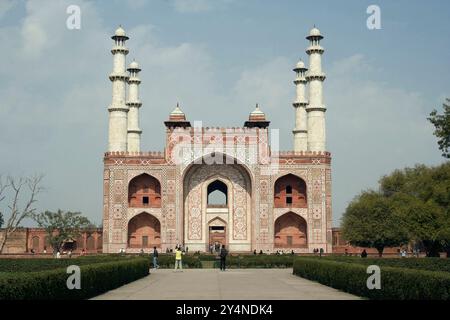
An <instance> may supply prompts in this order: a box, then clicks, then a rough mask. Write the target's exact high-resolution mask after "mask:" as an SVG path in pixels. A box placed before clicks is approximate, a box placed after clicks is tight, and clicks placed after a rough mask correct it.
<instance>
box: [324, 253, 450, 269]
mask: <svg viewBox="0 0 450 320" xmlns="http://www.w3.org/2000/svg"><path fill="white" fill-rule="evenodd" d="M324 258H325V259H331V260H334V261H341V262H349V263H358V264H363V265H372V264H376V265H378V266H387V267H400V268H408V269H420V270H428V271H444V272H450V259H441V258H365V259H361V258H360V257H346V256H330V257H323V258H322V259H324Z"/></svg>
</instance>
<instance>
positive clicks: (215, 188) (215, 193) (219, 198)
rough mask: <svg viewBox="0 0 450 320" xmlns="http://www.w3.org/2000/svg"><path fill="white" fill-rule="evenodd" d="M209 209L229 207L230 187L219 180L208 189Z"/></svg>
mask: <svg viewBox="0 0 450 320" xmlns="http://www.w3.org/2000/svg"><path fill="white" fill-rule="evenodd" d="M207 204H208V207H226V206H227V205H228V186H227V185H226V184H225V183H224V182H222V181H220V180H219V179H216V180H214V181H213V182H211V183H210V184H209V185H208V187H207Z"/></svg>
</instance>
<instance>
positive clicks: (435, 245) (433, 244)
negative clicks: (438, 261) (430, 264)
mask: <svg viewBox="0 0 450 320" xmlns="http://www.w3.org/2000/svg"><path fill="white" fill-rule="evenodd" d="M423 245H424V247H425V252H426V255H427V257H429V258H433V257H435V258H438V257H440V255H439V251H440V249H441V245H440V244H439V242H437V241H431V240H424V241H423Z"/></svg>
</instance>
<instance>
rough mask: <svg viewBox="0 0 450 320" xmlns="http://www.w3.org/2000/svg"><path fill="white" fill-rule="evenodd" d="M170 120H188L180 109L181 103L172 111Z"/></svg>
mask: <svg viewBox="0 0 450 320" xmlns="http://www.w3.org/2000/svg"><path fill="white" fill-rule="evenodd" d="M169 120H170V121H186V115H185V114H184V112H183V111H181V109H180V105H179V104H178V103H177V106H176V107H175V109H174V110H173V111H172V112H171V113H170V116H169Z"/></svg>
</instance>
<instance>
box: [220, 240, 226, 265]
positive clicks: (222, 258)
mask: <svg viewBox="0 0 450 320" xmlns="http://www.w3.org/2000/svg"><path fill="white" fill-rule="evenodd" d="M227 255H228V251H227V249H225V245H224V244H223V245H222V249H220V270H222V271H225V261H226V258H227Z"/></svg>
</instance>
